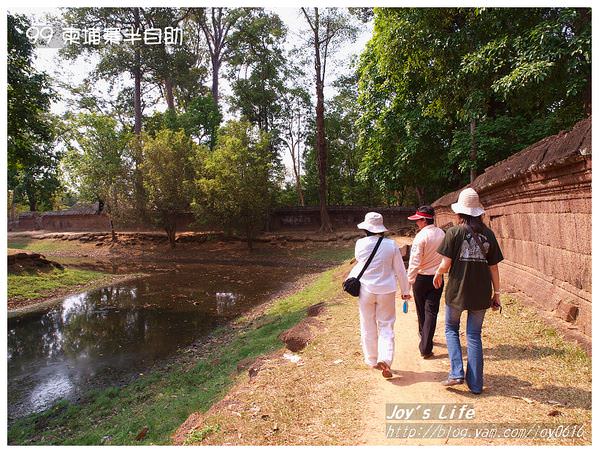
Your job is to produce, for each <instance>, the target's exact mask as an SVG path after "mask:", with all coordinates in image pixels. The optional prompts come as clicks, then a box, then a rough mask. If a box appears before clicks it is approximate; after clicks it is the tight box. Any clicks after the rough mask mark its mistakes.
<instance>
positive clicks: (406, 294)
mask: <svg viewBox="0 0 599 453" xmlns="http://www.w3.org/2000/svg"><path fill="white" fill-rule="evenodd" d="M393 271H394V272H395V276H396V277H397V280H399V287H400V289H401V298H402V299H409V298H410V297H411V296H410V283H409V282H408V275H407V274H406V266H405V265H404V263H403V259H402V258H401V251H400V250H399V248H398V247H395V253H394V254H393Z"/></svg>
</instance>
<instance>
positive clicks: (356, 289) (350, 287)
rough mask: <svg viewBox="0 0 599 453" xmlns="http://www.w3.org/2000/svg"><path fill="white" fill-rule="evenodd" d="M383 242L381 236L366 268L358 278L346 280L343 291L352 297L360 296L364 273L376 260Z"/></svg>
mask: <svg viewBox="0 0 599 453" xmlns="http://www.w3.org/2000/svg"><path fill="white" fill-rule="evenodd" d="M381 242H383V236H381V237H380V238H379V240H378V241H377V243H376V245H375V246H374V250H373V251H372V253H371V254H370V256H369V257H368V261H366V264H365V265H364V267H363V268H362V270H361V271H360V273H359V274H358V276H357V277H350V278H348V279H347V280H345V281H344V282H343V289H344V290H345V291H347V292H348V293H350V294H351V295H352V296H354V297H358V296H359V295H360V279H361V278H362V275H363V274H364V271H365V270H366V269H367V268H368V266H369V265H370V262H371V261H372V258H374V255H375V253H376V251H377V249H378V248H379V245H381Z"/></svg>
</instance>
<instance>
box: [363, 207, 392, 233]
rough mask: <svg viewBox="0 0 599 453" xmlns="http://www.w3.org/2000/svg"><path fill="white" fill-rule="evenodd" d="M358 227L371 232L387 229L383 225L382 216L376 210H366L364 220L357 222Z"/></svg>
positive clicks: (380, 231) (381, 231)
mask: <svg viewBox="0 0 599 453" xmlns="http://www.w3.org/2000/svg"><path fill="white" fill-rule="evenodd" d="M358 228H359V229H361V230H367V231H370V232H371V233H383V232H384V231H389V230H387V228H385V225H383V216H382V215H380V214H379V213H378V212H368V213H367V214H366V215H365V216H364V221H363V222H362V223H359V224H358Z"/></svg>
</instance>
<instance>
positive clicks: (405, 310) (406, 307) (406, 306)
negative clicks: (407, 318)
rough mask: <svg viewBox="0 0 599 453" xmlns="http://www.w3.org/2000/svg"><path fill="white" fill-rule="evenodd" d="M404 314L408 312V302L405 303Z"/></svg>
mask: <svg viewBox="0 0 599 453" xmlns="http://www.w3.org/2000/svg"><path fill="white" fill-rule="evenodd" d="M403 312H404V313H407V312H408V301H407V300H404V301H403Z"/></svg>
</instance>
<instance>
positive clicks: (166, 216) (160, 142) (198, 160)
mask: <svg viewBox="0 0 599 453" xmlns="http://www.w3.org/2000/svg"><path fill="white" fill-rule="evenodd" d="M142 141H143V148H142V151H143V163H142V164H141V172H142V177H143V184H144V188H145V190H146V193H147V194H148V204H149V208H150V213H151V220H152V221H153V223H154V224H155V225H157V226H160V227H162V228H164V230H165V231H166V234H167V236H168V239H169V243H170V245H171V247H172V248H174V247H175V239H176V232H177V217H178V216H180V215H181V214H184V213H186V212H189V209H190V206H191V202H192V200H193V184H194V181H195V179H196V177H197V174H198V172H200V171H201V168H202V163H203V159H204V154H205V153H206V152H207V149H206V148H205V147H203V146H201V145H197V144H196V143H194V142H193V140H191V138H190V137H188V136H187V135H186V134H185V132H184V131H183V130H179V131H177V132H175V131H172V130H170V129H163V130H161V131H158V132H157V133H156V136H155V137H150V136H148V135H145V134H144V135H143V136H142Z"/></svg>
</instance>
